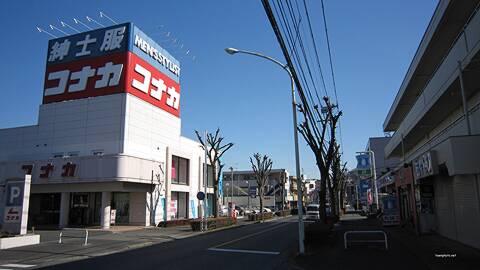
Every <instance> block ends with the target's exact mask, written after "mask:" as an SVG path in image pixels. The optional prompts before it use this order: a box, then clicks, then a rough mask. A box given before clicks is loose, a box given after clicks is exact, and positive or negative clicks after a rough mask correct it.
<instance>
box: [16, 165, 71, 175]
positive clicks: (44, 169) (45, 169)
mask: <svg viewBox="0 0 480 270" xmlns="http://www.w3.org/2000/svg"><path fill="white" fill-rule="evenodd" d="M61 168H62V173H61V176H62V177H74V176H75V170H76V168H77V165H76V164H75V163H73V162H67V163H65V164H63V165H62V166H61ZM54 169H55V165H53V164H52V163H47V164H45V165H42V166H40V174H39V177H40V178H49V177H50V176H51V175H52V173H53V171H54ZM22 170H23V171H24V172H25V174H28V175H31V174H32V172H33V165H31V164H26V165H22Z"/></svg>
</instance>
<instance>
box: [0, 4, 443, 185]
mask: <svg viewBox="0 0 480 270" xmlns="http://www.w3.org/2000/svg"><path fill="white" fill-rule="evenodd" d="M308 1H311V2H315V3H316V2H319V0H308ZM316 5H318V3H316ZM436 5H437V0H422V1H418V0H408V1H407V0H391V1H382V0H375V1H373V0H372V1H354V0H350V1H347V0H343V1H339V0H336V1H333V0H325V7H326V12H327V19H328V24H329V34H330V42H331V46H332V54H333V61H334V68H335V74H336V81H337V91H338V98H339V103H340V104H341V109H342V110H343V112H344V116H343V118H342V134H343V143H344V146H343V149H344V159H345V160H346V161H347V162H348V163H349V167H354V166H355V162H354V160H355V157H354V156H355V151H359V150H363V149H364V148H365V145H366V143H367V139H368V137H372V136H383V132H382V124H383V121H384V119H385V116H386V114H387V112H388V109H389V108H390V105H391V104H392V101H393V99H394V97H395V95H396V93H397V90H398V88H399V86H400V84H401V82H402V80H403V77H404V75H405V73H406V71H407V68H408V66H409V64H410V61H411V59H412V57H413V55H414V53H415V51H416V49H417V46H418V44H419V42H420V40H421V38H422V35H423V33H424V31H425V29H426V27H427V25H428V22H429V21H430V17H431V15H432V14H433V11H434V9H435V7H436ZM313 6H315V5H313ZM99 11H103V12H105V13H106V14H107V15H109V16H110V17H112V18H113V19H115V20H116V21H118V22H127V21H131V22H134V23H135V24H137V25H138V26H139V27H140V28H141V29H142V30H143V31H144V32H145V33H147V34H148V35H150V36H151V37H152V38H155V39H156V40H157V42H158V43H160V44H161V45H163V46H164V47H165V48H166V49H167V50H169V51H170V52H171V53H172V55H174V56H175V57H176V58H177V59H179V60H180V62H181V65H182V75H181V88H182V99H181V117H182V133H183V135H184V136H187V137H190V138H195V137H194V129H198V130H205V129H208V130H211V131H213V130H215V129H216V128H217V127H220V129H221V131H222V134H223V135H224V136H225V140H226V141H231V142H234V143H235V146H234V148H232V150H230V151H229V152H228V153H227V154H225V158H224V162H225V163H226V164H227V166H228V167H229V166H233V167H236V168H238V169H249V161H248V158H249V156H251V155H252V153H254V152H260V153H265V154H268V155H269V156H270V157H272V160H273V163H274V167H275V168H287V169H288V170H289V171H290V173H291V174H294V167H295V166H294V155H293V153H294V151H293V139H292V138H293V137H292V136H293V135H292V113H291V106H290V92H289V78H288V76H287V75H286V73H285V72H284V71H283V70H282V69H280V68H279V67H277V66H275V65H273V64H272V63H269V62H266V61H263V60H261V59H257V58H254V57H250V56H247V55H235V56H230V55H227V54H226V53H225V52H224V51H223V49H224V48H225V47H237V48H241V49H248V50H254V51H259V52H263V53H265V54H268V55H270V56H273V57H275V58H277V59H279V60H281V61H282V62H283V61H284V59H283V55H282V53H281V50H280V47H279V46H278V44H277V41H276V38H275V36H274V34H273V31H272V29H271V27H270V24H269V22H268V20H267V18H266V16H265V12H264V10H263V6H262V5H261V1H259V0H217V1H213V0H212V1H193V0H189V1H187V0H177V1H139V0H137V1H90V0H86V1H68V0H64V1H22V0H18V1H8V2H5V3H2V8H1V9H0V22H1V25H2V26H3V28H2V42H0V52H1V59H2V61H1V62H0V74H2V77H1V78H2V82H3V85H2V89H1V92H2V95H3V96H2V98H1V99H0V108H1V114H0V128H5V127H15V126H22V125H32V124H36V122H37V117H38V106H39V105H40V103H41V97H42V91H43V90H42V89H43V76H44V72H45V61H46V53H47V43H48V39H49V37H48V36H47V35H46V34H42V33H38V32H37V30H36V28H35V27H36V26H40V27H42V28H44V29H47V28H48V25H49V24H54V25H56V26H58V27H60V20H63V21H65V22H67V23H70V24H71V25H74V23H73V20H72V18H74V17H75V18H79V19H84V18H85V16H90V17H92V18H94V19H97V20H98V21H100V22H102V23H106V24H108V21H106V20H103V19H100V18H98V13H99ZM309 12H310V16H311V17H315V18H317V22H319V20H318V19H320V18H321V17H320V16H321V10H320V9H316V10H314V9H312V10H310V11H309ZM83 21H84V22H86V20H85V19H84V20H83ZM161 25H163V28H162V27H161ZM75 27H78V28H81V26H75ZM313 27H314V29H316V31H321V30H322V28H321V27H320V25H314V26H313ZM164 31H167V32H171V33H172V35H173V36H175V37H176V38H178V39H179V40H180V41H181V43H183V44H185V46H184V48H188V49H189V50H190V53H189V55H191V56H193V55H194V56H195V60H192V57H190V56H189V55H185V51H183V52H182V51H181V50H179V49H175V48H173V49H172V48H171V47H173V44H172V43H171V42H169V41H165V40H166V39H167V38H166V37H165V36H164V34H162V32H164ZM52 32H54V31H52ZM56 34H59V33H58V32H57V33H56ZM322 34H323V33H322V32H318V35H319V36H321V35H322ZM317 42H321V41H317ZM326 60H327V59H326V58H324V59H323V61H326ZM323 64H325V65H326V64H327V63H326V62H325V63H322V65H323ZM300 149H301V167H302V168H303V169H304V173H305V174H306V175H307V176H308V177H318V175H319V174H318V169H317V167H316V165H315V162H314V159H313V155H312V154H311V152H310V149H309V148H308V146H307V145H306V144H305V142H304V141H303V139H301V140H300Z"/></svg>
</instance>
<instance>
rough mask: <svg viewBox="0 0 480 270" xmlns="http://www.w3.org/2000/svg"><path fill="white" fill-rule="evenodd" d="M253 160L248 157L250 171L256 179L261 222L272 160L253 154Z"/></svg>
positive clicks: (265, 156)
mask: <svg viewBox="0 0 480 270" xmlns="http://www.w3.org/2000/svg"><path fill="white" fill-rule="evenodd" d="M253 158H254V159H255V162H254V161H253V159H252V158H251V157H250V163H251V164H252V170H253V172H254V174H255V178H256V179H257V186H258V194H259V196H260V213H261V216H262V222H263V197H264V192H265V185H266V184H267V181H268V176H269V175H270V171H271V170H272V160H271V159H270V158H269V157H268V156H267V155H264V156H263V157H262V155H260V154H259V153H256V154H253Z"/></svg>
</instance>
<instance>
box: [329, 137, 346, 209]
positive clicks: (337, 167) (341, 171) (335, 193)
mask: <svg viewBox="0 0 480 270" xmlns="http://www.w3.org/2000/svg"><path fill="white" fill-rule="evenodd" d="M341 162H342V161H341V154H340V146H339V145H338V144H337V145H336V146H335V151H334V156H333V162H332V176H331V177H330V178H329V183H328V191H329V195H330V206H331V208H332V213H334V215H335V216H336V217H338V216H339V215H340V207H341V201H340V198H339V196H340V191H341V190H344V182H345V178H346V175H345V174H346V166H347V163H346V162H345V163H344V164H341Z"/></svg>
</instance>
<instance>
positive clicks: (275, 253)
mask: <svg viewBox="0 0 480 270" xmlns="http://www.w3.org/2000/svg"><path fill="white" fill-rule="evenodd" d="M208 250H211V251H222V252H235V253H250V254H265V255H278V254H280V252H277V251H262V250H248V249H227V248H209V249H208Z"/></svg>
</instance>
